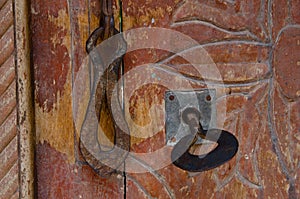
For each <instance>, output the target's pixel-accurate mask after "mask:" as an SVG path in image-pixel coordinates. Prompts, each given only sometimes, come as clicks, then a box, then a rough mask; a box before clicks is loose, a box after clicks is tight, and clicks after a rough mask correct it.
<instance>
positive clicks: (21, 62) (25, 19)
mask: <svg viewBox="0 0 300 199" xmlns="http://www.w3.org/2000/svg"><path fill="white" fill-rule="evenodd" d="M29 3H30V2H29V0H15V1H14V14H15V16H14V18H15V41H16V42H15V48H16V72H17V103H18V111H17V112H18V114H17V115H18V117H17V124H18V132H19V175H20V178H19V180H20V182H19V183H20V193H19V194H20V196H19V197H20V198H34V193H35V191H34V183H35V182H34V181H35V180H34V108H33V92H32V91H33V87H32V76H31V66H30V36H29V32H30V31H29V12H28V10H29V5H30V4H29Z"/></svg>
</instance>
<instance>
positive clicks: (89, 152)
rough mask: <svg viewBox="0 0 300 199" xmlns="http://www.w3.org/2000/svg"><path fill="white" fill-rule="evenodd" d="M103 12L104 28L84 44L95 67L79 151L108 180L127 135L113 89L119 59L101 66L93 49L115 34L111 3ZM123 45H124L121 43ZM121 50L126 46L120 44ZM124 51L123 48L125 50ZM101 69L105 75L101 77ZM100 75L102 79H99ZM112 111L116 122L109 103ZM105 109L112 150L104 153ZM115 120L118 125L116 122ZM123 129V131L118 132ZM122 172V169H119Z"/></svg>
mask: <svg viewBox="0 0 300 199" xmlns="http://www.w3.org/2000/svg"><path fill="white" fill-rule="evenodd" d="M107 1H108V2H106V4H107V5H106V4H103V5H104V8H103V10H102V11H103V13H104V16H103V19H104V22H105V23H104V27H103V26H102V27H101V26H100V27H99V28H97V29H96V30H95V31H94V32H93V33H92V34H91V35H90V37H89V38H88V40H87V42H86V51H87V52H88V53H89V56H90V57H91V60H92V62H93V64H94V68H93V70H91V71H93V74H91V72H90V77H91V79H92V80H93V81H92V82H91V85H90V86H91V92H90V94H91V96H90V100H89V103H88V107H87V110H86V115H85V118H84V121H83V124H82V128H81V131H80V150H81V153H82V155H83V157H84V159H85V161H86V162H87V163H88V164H89V165H90V166H91V167H92V168H93V169H94V170H95V171H96V172H97V173H98V174H99V175H100V176H103V177H109V176H110V175H111V174H112V173H114V172H116V170H118V169H120V167H121V165H122V164H123V163H124V161H125V159H126V157H127V155H128V152H129V149H130V135H129V130H128V126H127V123H126V120H125V118H124V115H123V112H122V110H121V105H120V103H119V100H118V96H116V95H114V94H115V93H114V89H115V87H116V85H117V82H118V75H119V68H120V63H121V60H122V58H121V57H119V58H118V59H116V60H114V61H113V63H110V64H109V66H104V64H103V57H101V55H100V53H99V52H98V51H97V49H95V47H96V45H97V42H99V41H98V40H99V39H101V40H102V41H103V40H105V39H108V38H109V37H111V36H113V35H114V34H117V33H118V31H117V30H116V29H115V28H114V22H113V16H112V11H111V0H107ZM120 42H124V41H120ZM120 46H121V47H122V48H123V47H125V46H126V43H122V44H120ZM125 48H126V47H125ZM101 68H102V69H104V71H103V72H102V73H101V72H100V71H101ZM100 74H102V75H101V77H100ZM113 100H114V102H115V105H116V106H114V109H116V110H117V112H118V113H120V114H118V115H117V118H116V117H113V111H112V101H113ZM104 107H105V108H106V110H108V111H107V117H109V118H110V119H111V121H112V122H113V130H114V132H115V133H114V135H115V136H114V147H113V148H112V149H111V150H109V151H104V150H103V146H102V147H101V146H100V143H99V142H98V128H99V122H100V120H101V119H102V118H100V114H101V110H102V108H104ZM116 120H117V121H116ZM117 123H118V124H117ZM120 127H122V129H121V128H120ZM120 170H122V169H120Z"/></svg>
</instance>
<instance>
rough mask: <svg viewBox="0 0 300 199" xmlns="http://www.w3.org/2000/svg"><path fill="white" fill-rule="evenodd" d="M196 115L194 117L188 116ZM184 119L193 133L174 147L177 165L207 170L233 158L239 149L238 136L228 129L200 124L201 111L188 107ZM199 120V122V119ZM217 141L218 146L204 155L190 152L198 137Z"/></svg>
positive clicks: (173, 153) (199, 170)
mask: <svg viewBox="0 0 300 199" xmlns="http://www.w3.org/2000/svg"><path fill="white" fill-rule="evenodd" d="M188 114H191V115H194V117H190V116H188ZM182 119H183V121H184V122H185V123H187V124H188V125H189V126H190V129H191V134H189V135H187V136H185V137H183V138H182V139H181V140H180V141H179V142H178V143H177V144H176V145H175V146H174V148H173V150H172V153H171V159H172V162H173V164H174V165H176V166H177V167H179V168H181V169H183V170H186V171H191V172H201V171H207V170H209V169H213V168H215V167H218V166H220V165H222V164H224V163H225V162H227V161H229V160H230V159H232V158H233V157H234V156H235V154H236V153H237V151H238V147H239V143H238V140H237V139H236V137H235V136H234V135H233V134H231V133H229V132H228V131H224V130H220V129H210V130H208V131H205V130H203V128H202V126H201V124H200V122H199V121H200V120H199V119H200V113H199V112H198V111H197V110H195V109H193V108H187V109H186V110H185V111H184V112H183V115H182ZM196 120H197V121H198V122H197V121H196ZM198 136H199V137H201V138H202V139H205V140H209V141H213V142H216V143H217V144H218V146H217V147H216V148H215V149H214V150H213V151H211V152H209V153H207V154H203V155H193V154H191V153H190V152H189V149H190V148H191V146H192V145H193V144H194V143H195V142H196V141H197V137H198Z"/></svg>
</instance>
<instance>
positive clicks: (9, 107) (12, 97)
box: [0, 0, 19, 198]
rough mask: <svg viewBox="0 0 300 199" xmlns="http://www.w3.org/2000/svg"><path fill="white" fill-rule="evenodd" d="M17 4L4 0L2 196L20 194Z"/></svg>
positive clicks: (0, 6)
mask: <svg viewBox="0 0 300 199" xmlns="http://www.w3.org/2000/svg"><path fill="white" fill-rule="evenodd" d="M13 21H14V17H13V4H12V1H11V0H6V1H0V23H1V27H0V113H1V114H0V187H1V189H0V198H11V197H12V196H15V197H16V196H18V190H19V180H18V179H19V174H18V168H19V166H18V138H17V116H16V103H17V100H16V81H15V73H16V72H15V54H14V49H15V47H14V26H13Z"/></svg>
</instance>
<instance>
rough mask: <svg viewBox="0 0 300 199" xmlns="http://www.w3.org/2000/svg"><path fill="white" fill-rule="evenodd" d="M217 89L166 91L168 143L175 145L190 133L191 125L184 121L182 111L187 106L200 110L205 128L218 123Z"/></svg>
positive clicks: (201, 120)
mask: <svg viewBox="0 0 300 199" xmlns="http://www.w3.org/2000/svg"><path fill="white" fill-rule="evenodd" d="M215 99H216V91H215V89H202V90H187V91H166V93H165V127H166V143H167V145H168V146H174V145H175V144H177V143H178V142H179V140H180V139H181V138H183V137H184V136H186V135H188V134H189V133H190V129H189V126H188V125H187V124H185V123H184V122H183V121H182V112H183V111H184V110H185V109H186V108H195V109H197V110H199V112H200V116H201V119H200V122H201V125H202V126H203V129H204V130H208V128H209V127H212V126H215V123H216V106H215Z"/></svg>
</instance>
